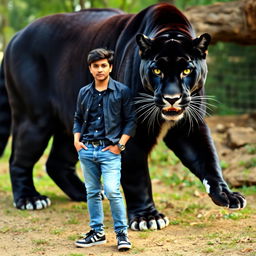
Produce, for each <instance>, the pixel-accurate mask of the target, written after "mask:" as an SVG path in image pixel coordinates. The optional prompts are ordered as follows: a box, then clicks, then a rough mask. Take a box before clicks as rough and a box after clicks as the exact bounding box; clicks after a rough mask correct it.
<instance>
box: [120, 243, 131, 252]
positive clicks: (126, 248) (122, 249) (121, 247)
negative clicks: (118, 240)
mask: <svg viewBox="0 0 256 256" xmlns="http://www.w3.org/2000/svg"><path fill="white" fill-rule="evenodd" d="M117 248H118V251H128V250H130V249H131V248H132V246H131V245H128V244H123V245H119V246H118V247H117Z"/></svg>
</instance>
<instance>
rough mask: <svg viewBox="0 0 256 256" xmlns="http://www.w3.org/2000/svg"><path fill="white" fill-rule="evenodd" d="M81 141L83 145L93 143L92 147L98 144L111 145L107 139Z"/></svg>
mask: <svg viewBox="0 0 256 256" xmlns="http://www.w3.org/2000/svg"><path fill="white" fill-rule="evenodd" d="M83 143H84V144H85V145H88V144H91V145H93V146H94V147H98V146H104V147H105V146H109V145H111V144H112V143H111V141H109V140H86V141H83Z"/></svg>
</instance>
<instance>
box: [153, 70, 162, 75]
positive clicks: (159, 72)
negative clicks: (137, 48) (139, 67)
mask: <svg viewBox="0 0 256 256" xmlns="http://www.w3.org/2000/svg"><path fill="white" fill-rule="evenodd" d="M153 73H154V74H155V75H158V76H159V75H160V74H161V73H162V72H161V70H160V69H158V68H153Z"/></svg>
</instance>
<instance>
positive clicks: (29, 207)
mask: <svg viewBox="0 0 256 256" xmlns="http://www.w3.org/2000/svg"><path fill="white" fill-rule="evenodd" d="M26 209H27V210H34V207H33V205H32V204H31V203H28V204H26Z"/></svg>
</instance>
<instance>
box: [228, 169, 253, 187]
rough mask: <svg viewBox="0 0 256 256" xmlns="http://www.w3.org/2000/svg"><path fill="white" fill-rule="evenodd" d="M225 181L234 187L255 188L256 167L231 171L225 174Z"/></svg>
mask: <svg viewBox="0 0 256 256" xmlns="http://www.w3.org/2000/svg"><path fill="white" fill-rule="evenodd" d="M224 178H225V180H226V181H227V182H228V183H229V184H230V185H231V186H232V187H243V186H254V185H256V167H253V168H250V169H243V170H241V169H235V168H234V169H231V168H230V169H229V171H225V172H224Z"/></svg>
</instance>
